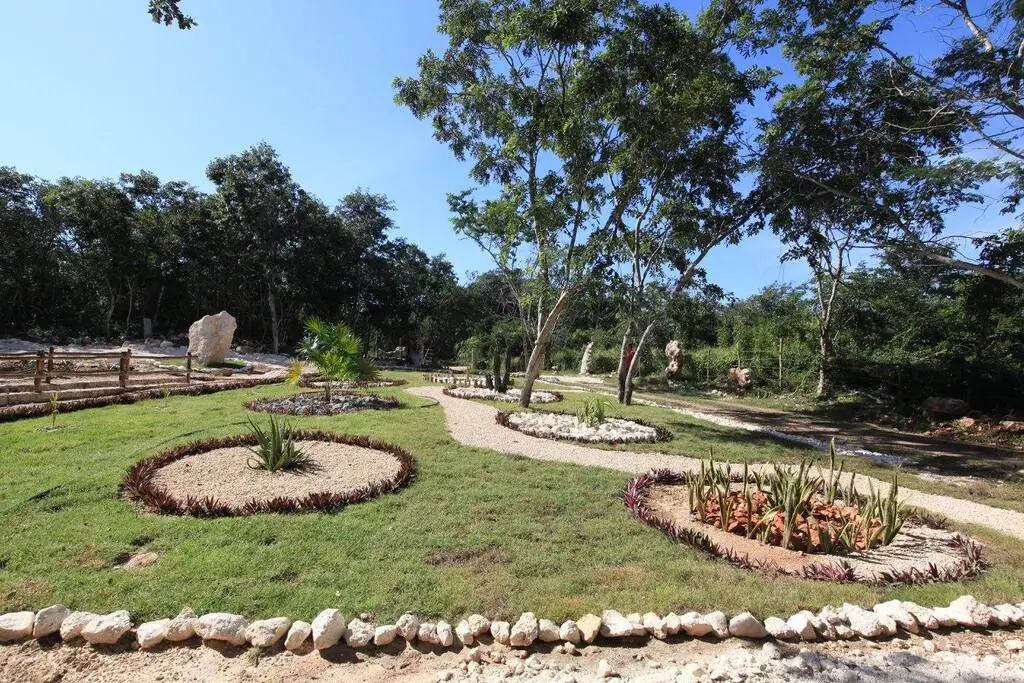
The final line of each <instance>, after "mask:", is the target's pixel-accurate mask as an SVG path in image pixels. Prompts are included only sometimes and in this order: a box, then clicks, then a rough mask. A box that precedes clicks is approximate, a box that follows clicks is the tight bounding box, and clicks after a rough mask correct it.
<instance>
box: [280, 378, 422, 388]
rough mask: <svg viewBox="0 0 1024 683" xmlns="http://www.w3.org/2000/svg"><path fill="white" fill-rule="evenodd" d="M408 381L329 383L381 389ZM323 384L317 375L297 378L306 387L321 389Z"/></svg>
mask: <svg viewBox="0 0 1024 683" xmlns="http://www.w3.org/2000/svg"><path fill="white" fill-rule="evenodd" d="M408 383H409V382H408V380H404V379H360V380H355V381H349V380H346V381H342V382H332V383H331V385H332V386H334V387H335V388H337V389H382V388H385V387H400V386H402V385H405V384H408ZM324 384H325V382H324V380H323V379H322V378H321V377H320V376H319V375H303V376H302V377H301V378H300V379H299V386H300V387H305V388H306V389H323V388H324Z"/></svg>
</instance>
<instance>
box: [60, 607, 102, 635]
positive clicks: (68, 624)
mask: <svg viewBox="0 0 1024 683" xmlns="http://www.w3.org/2000/svg"><path fill="white" fill-rule="evenodd" d="M95 616H96V615H95V614H93V613H92V612H72V613H71V614H69V615H68V616H67V617H65V618H64V621H62V622H61V624H60V637H61V639H62V640H72V639H74V638H80V637H81V635H82V629H83V628H84V627H85V625H86V624H88V623H89V622H90V621H91V620H92V619H93V617H95Z"/></svg>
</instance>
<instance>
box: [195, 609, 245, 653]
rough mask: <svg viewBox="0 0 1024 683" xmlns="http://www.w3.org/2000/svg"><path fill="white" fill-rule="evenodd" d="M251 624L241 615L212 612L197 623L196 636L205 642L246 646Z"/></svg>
mask: <svg viewBox="0 0 1024 683" xmlns="http://www.w3.org/2000/svg"><path fill="white" fill-rule="evenodd" d="M247 628H249V622H248V620H246V618H245V617H243V616H242V615H240V614H229V613H227V612H210V613H209V614H204V615H203V616H201V617H199V620H198V621H196V635H197V636H199V637H200V638H202V639H203V640H218V641H221V642H224V643H228V644H230V645H236V646H238V645H245V644H246V643H247V642H248V641H247V640H246V637H245V630H246V629H247Z"/></svg>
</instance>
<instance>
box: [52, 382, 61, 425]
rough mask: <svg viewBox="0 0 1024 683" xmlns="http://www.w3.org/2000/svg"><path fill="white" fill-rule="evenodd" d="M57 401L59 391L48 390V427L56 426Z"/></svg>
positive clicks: (58, 399)
mask: <svg viewBox="0 0 1024 683" xmlns="http://www.w3.org/2000/svg"><path fill="white" fill-rule="evenodd" d="M58 401H60V392H59V391H53V392H50V429H54V428H55V427H56V426H57V413H58V411H59V406H58Z"/></svg>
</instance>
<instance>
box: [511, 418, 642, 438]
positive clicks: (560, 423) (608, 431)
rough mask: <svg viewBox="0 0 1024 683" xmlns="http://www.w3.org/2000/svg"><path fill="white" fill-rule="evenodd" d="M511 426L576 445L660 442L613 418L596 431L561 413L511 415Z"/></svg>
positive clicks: (636, 426)
mask: <svg viewBox="0 0 1024 683" xmlns="http://www.w3.org/2000/svg"><path fill="white" fill-rule="evenodd" d="M508 421H509V423H510V424H512V425H514V426H515V427H517V428H518V429H519V431H521V432H524V433H526V434H530V435H532V436H539V437H541V438H546V439H573V440H575V441H594V442H599V443H613V442H629V443H636V442H648V441H657V440H658V432H657V430H655V429H654V428H653V427H647V426H645V425H642V424H640V423H638V422H633V421H632V420H620V419H619V418H615V417H609V418H606V419H605V420H604V422H602V423H601V424H598V425H595V426H593V427H588V426H586V425H581V424H579V423H578V422H577V421H576V416H575V415H562V414H559V413H511V414H509V416H508Z"/></svg>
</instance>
